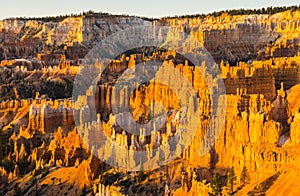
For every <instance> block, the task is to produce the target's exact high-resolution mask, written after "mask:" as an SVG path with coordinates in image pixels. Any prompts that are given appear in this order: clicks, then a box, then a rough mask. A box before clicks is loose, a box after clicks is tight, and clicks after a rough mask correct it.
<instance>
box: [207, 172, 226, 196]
mask: <svg viewBox="0 0 300 196" xmlns="http://www.w3.org/2000/svg"><path fill="white" fill-rule="evenodd" d="M210 187H211V189H212V193H209V195H215V196H219V195H222V188H223V183H222V178H221V176H220V174H219V173H216V174H215V175H214V178H213V180H212V181H211V183H210Z"/></svg>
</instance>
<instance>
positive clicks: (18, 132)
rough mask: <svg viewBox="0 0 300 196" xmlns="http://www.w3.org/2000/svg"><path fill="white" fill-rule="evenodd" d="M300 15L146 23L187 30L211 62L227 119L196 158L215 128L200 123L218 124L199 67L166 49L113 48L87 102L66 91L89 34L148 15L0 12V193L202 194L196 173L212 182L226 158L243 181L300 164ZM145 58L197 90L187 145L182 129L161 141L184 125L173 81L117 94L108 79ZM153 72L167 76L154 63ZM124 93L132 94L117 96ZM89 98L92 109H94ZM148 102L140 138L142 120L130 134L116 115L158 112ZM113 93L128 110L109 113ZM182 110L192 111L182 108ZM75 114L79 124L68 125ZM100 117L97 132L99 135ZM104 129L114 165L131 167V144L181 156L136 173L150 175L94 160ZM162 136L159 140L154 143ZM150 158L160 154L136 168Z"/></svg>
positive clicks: (91, 38)
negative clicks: (158, 121) (4, 15)
mask: <svg viewBox="0 0 300 196" xmlns="http://www.w3.org/2000/svg"><path fill="white" fill-rule="evenodd" d="M299 20H300V19H299V12H284V13H279V14H275V15H272V16H269V15H249V16H247V15H245V16H228V15H226V14H225V15H222V16H220V17H207V18H183V19H161V20H156V21H154V22H153V23H156V25H157V24H159V23H162V24H167V25H170V26H172V27H175V28H177V29H178V30H179V31H180V32H185V33H187V34H190V35H194V36H196V38H197V39H198V40H199V42H200V44H202V45H203V46H205V47H206V48H207V49H208V51H209V52H210V53H211V54H212V56H213V57H214V59H215V61H216V62H217V63H219V64H220V66H219V67H220V70H221V75H222V77H223V79H224V83H225V88H226V103H224V104H225V105H226V108H227V109H226V117H225V120H224V123H223V124H222V129H221V131H220V134H219V136H218V138H217V140H216V143H215V144H214V145H213V146H212V147H211V149H210V151H209V152H208V153H206V154H205V155H203V156H200V155H199V149H200V147H201V145H202V143H203V139H204V138H205V137H212V136H213V134H214V131H215V130H214V128H215V127H212V129H211V130H210V131H208V130H207V127H208V125H209V122H210V120H214V122H215V125H216V124H218V123H219V122H218V119H211V118H210V115H211V112H212V111H211V107H212V106H211V97H210V93H209V92H208V87H207V84H206V81H205V78H204V76H202V75H201V74H200V73H199V72H197V70H196V69H195V67H194V65H190V64H189V63H188V62H184V61H183V60H182V59H181V58H177V57H176V55H174V54H173V53H172V51H163V52H162V51H156V52H154V53H151V54H150V53H149V54H147V52H143V53H144V54H124V55H120V59H116V60H114V61H112V62H111V63H110V65H109V66H108V67H107V70H105V71H104V72H103V75H102V78H101V80H100V81H99V83H98V84H97V87H93V88H89V89H88V90H87V92H81V93H82V94H81V95H80V96H78V100H80V101H82V102H84V103H85V104H86V106H85V107H78V106H77V105H76V103H75V105H74V104H73V102H72V100H70V99H66V98H70V97H71V93H72V87H73V81H74V77H75V75H76V74H77V73H78V65H79V64H80V59H82V58H84V56H85V54H86V53H87V52H88V51H89V49H90V48H91V47H92V46H93V45H94V44H95V42H97V41H100V40H101V39H103V38H105V37H107V36H109V35H111V34H112V33H114V32H117V31H119V30H122V29H126V28H130V27H133V26H137V25H146V24H148V23H151V22H149V21H144V20H141V19H137V18H134V17H127V16H101V17H100V16H99V15H94V16H89V17H70V18H67V19H65V20H63V21H61V22H41V21H34V20H29V21H26V20H21V19H20V20H4V21H1V22H0V29H1V30H0V43H1V46H0V59H1V66H0V71H1V75H0V130H1V133H0V139H1V140H0V141H1V142H0V190H1V191H2V192H1V191H0V193H3V194H14V193H18V192H20V190H18V189H16V188H14V187H16V186H17V187H19V188H20V189H22V191H21V193H22V194H34V193H36V192H39V193H41V194H46V193H50V192H51V193H56V194H60V193H72V194H81V193H82V192H83V187H84V185H86V186H87V188H86V189H88V190H89V191H91V190H92V189H93V191H94V193H95V192H101V193H108V192H110V193H111V194H131V193H132V194H134V193H136V194H137V193H138V192H139V193H142V194H144V193H145V194H150V193H151V192H152V193H153V194H154V195H159V194H161V195H163V194H164V191H165V190H170V191H171V192H172V193H174V194H175V195H184V194H193V193H194V194H196V193H197V194H199V193H200V194H204V195H206V194H207V193H208V192H209V191H210V188H209V185H208V183H207V182H206V181H199V177H201V178H200V180H207V181H208V182H210V181H211V180H212V176H213V175H212V174H213V173H215V172H218V173H220V174H221V176H225V175H226V172H227V169H228V168H230V167H234V169H235V172H236V175H237V180H238V182H241V184H242V182H244V181H245V179H243V175H244V176H245V173H248V174H247V175H248V177H249V182H254V183H255V182H259V181H260V180H261V179H266V178H267V177H269V176H273V175H274V174H275V173H277V172H278V171H279V172H282V173H284V171H286V170H289V172H293V171H298V170H299V159H298V158H297V157H299V142H300V134H299V133H300V131H299V130H300V128H299V123H300V115H299V108H298V106H299V103H298V102H299V101H298V99H297V96H298V94H299V93H298V88H299V87H298V85H297V86H294V85H296V84H298V83H299V70H300V69H299V67H300V64H299V62H300V55H299V31H300V26H299V25H300V23H299ZM131 52H132V51H131ZM20 58H26V60H25V59H20ZM154 58H155V59H156V60H158V59H159V60H160V61H161V62H165V63H166V64H168V66H173V67H176V69H177V70H178V71H179V72H180V73H182V74H183V75H185V76H186V77H187V78H188V80H189V82H190V83H191V84H192V86H193V88H195V91H196V94H197V97H195V98H193V97H192V98H191V99H192V101H193V102H192V103H195V102H198V104H199V105H200V112H199V116H197V118H198V119H199V120H198V123H199V127H198V128H197V132H196V135H195V137H194V138H193V140H192V142H191V144H190V145H189V147H188V148H186V149H185V150H183V149H182V146H183V143H182V142H183V141H184V140H183V139H182V138H179V139H178V140H174V141H176V142H178V144H177V145H174V144H173V143H171V142H170V141H171V139H172V137H175V136H174V135H176V134H177V133H179V132H180V131H181V130H180V128H179V124H180V120H181V118H180V117H181V115H183V114H182V113H181V112H180V111H179V110H180V108H181V107H182V104H183V103H180V102H179V101H178V96H177V95H176V93H175V92H176V91H172V90H171V89H169V88H168V86H166V85H162V84H156V83H151V82H149V83H144V84H142V85H140V86H139V87H137V88H136V89H134V91H133V92H129V90H128V89H124V90H123V91H122V92H117V90H116V88H115V87H114V84H116V80H117V79H118V77H120V76H121V75H122V73H124V70H126V69H128V68H129V67H131V68H132V67H135V66H136V65H137V64H138V63H141V62H143V61H146V59H147V60H149V59H150V60H151V59H154ZM4 59H5V60H4ZM232 65H235V66H232ZM162 75H166V74H165V73H164V72H163V71H162ZM168 76H174V77H175V76H176V74H175V73H171V74H170V73H169V75H168ZM205 77H208V78H210V77H211V76H209V75H207V76H205ZM281 82H284V87H285V89H289V88H291V87H292V88H291V89H290V90H289V91H288V92H289V93H287V94H286V93H285V91H284V88H283V85H282V86H280V84H281ZM180 85H181V84H178V86H179V87H181V86H180ZM280 87H281V88H280ZM276 90H278V91H277V93H276ZM36 92H40V94H41V96H40V95H39V94H38V93H36ZM153 92H155V93H153ZM92 95H94V96H92ZM8 99H10V100H8ZM127 99H128V100H129V102H124V100H127ZM93 101H95V102H96V103H95V104H96V112H97V113H98V115H97V116H94V117H92V114H91V108H92V107H93V106H92V105H91V103H93ZM155 101H157V102H160V103H161V105H162V106H163V107H164V108H165V110H166V112H167V114H168V115H167V119H166V122H165V123H164V124H163V125H162V126H161V127H155V126H152V127H151V129H153V130H152V131H151V134H150V135H147V136H146V134H145V130H144V129H140V130H138V131H139V133H138V134H139V135H138V134H134V133H128V132H126V130H124V129H123V128H122V126H120V125H119V124H118V123H117V120H120V121H119V122H122V123H124V122H125V124H126V122H127V121H129V118H128V115H132V116H133V120H134V121H136V122H139V123H141V124H146V123H147V122H149V119H151V116H155V115H158V114H160V113H162V111H163V109H162V108H159V107H157V108H155V109H153V102H155ZM116 103H122V104H123V105H126V104H128V106H129V107H130V108H131V111H130V114H128V113H124V112H123V111H122V109H118V111H117V114H113V113H112V108H111V104H116ZM188 103H189V102H188ZM185 104H187V103H185ZM189 104H191V103H189ZM290 111H291V112H290ZM186 115H187V116H189V117H190V116H192V115H191V113H190V112H189V111H187V114H186ZM75 120H77V121H78V122H79V123H80V126H79V127H77V128H75ZM100 125H101V126H102V127H103V129H104V132H103V133H102V132H101V134H98V133H99V132H97V131H98V130H99V127H100ZM131 128H133V127H131ZM95 130H96V131H95ZM210 134H211V135H210ZM104 136H105V137H108V138H109V139H110V140H111V141H113V142H114V143H116V144H118V145H119V146H122V147H123V148H122V150H120V149H114V150H113V149H112V148H107V149H105V150H104V151H103V156H104V157H106V158H107V159H109V160H113V161H114V163H116V164H122V163H124V162H126V163H128V165H130V167H140V161H141V158H140V157H139V159H138V158H137V157H135V156H134V154H130V153H129V151H128V150H130V149H131V150H145V151H148V155H147V157H143V158H144V159H150V158H151V157H156V158H157V160H159V159H162V158H164V157H167V156H168V155H170V153H171V151H172V150H173V151H174V150H175V151H177V152H182V155H180V156H179V158H178V159H175V160H174V161H172V162H170V163H169V164H168V165H167V166H165V167H161V168H158V169H156V170H150V171H149V172H145V173H146V174H147V176H143V175H142V174H141V173H138V174H135V173H134V172H133V173H126V172H125V171H123V170H118V168H114V169H112V170H110V169H111V166H110V165H108V164H106V163H104V162H103V160H100V159H99V158H97V155H99V154H97V153H99V151H98V152H97V150H98V149H96V148H95V146H97V144H98V143H99V141H102V140H103V138H104ZM163 144H164V145H165V147H161V146H162V145H163ZM92 146H94V148H93V147H92ZM174 146H175V147H174ZM153 149H159V151H156V152H154V151H153ZM101 152H102V151H101ZM152 164H153V165H155V164H159V163H157V162H151V163H148V165H147V164H145V165H143V167H145V168H146V167H147V166H149V165H152ZM291 165H293V167H290V166H291ZM287 168H288V169H287ZM281 175H283V174H281ZM28 176H29V177H30V178H29V177H28ZM99 176H101V177H100V179H99ZM277 177H278V176H277ZM277 177H276V179H277ZM279 178H281V176H280V177H279ZM29 179H33V180H29ZM160 179H162V180H160ZM276 179H275V180H276ZM162 181H165V182H166V185H165V184H163V183H162ZM17 182H21V183H19V184H17ZM287 183H288V180H287ZM34 187H36V188H34ZM166 187H167V188H166ZM268 188H270V187H268ZM60 191H61V192H60ZM238 193H239V192H238Z"/></svg>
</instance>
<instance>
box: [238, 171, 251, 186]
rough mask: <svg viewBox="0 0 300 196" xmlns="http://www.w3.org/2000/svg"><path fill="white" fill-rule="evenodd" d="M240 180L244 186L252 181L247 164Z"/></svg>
mask: <svg viewBox="0 0 300 196" xmlns="http://www.w3.org/2000/svg"><path fill="white" fill-rule="evenodd" d="M240 181H241V183H242V186H245V185H246V184H248V183H249V181H250V176H249V173H248V170H247V168H246V167H245V166H244V167H243V170H242V173H241V178H240Z"/></svg>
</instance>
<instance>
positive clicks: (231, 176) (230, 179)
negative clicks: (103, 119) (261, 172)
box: [227, 167, 236, 195]
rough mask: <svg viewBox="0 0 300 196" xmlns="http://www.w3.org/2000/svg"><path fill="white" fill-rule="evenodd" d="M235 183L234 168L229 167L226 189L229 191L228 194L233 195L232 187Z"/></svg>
mask: <svg viewBox="0 0 300 196" xmlns="http://www.w3.org/2000/svg"><path fill="white" fill-rule="evenodd" d="M235 181H236V175H235V172H234V168H233V167H231V168H230V169H229V171H228V173H227V187H228V189H229V191H228V194H229V195H232V194H233V185H234V184H235Z"/></svg>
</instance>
